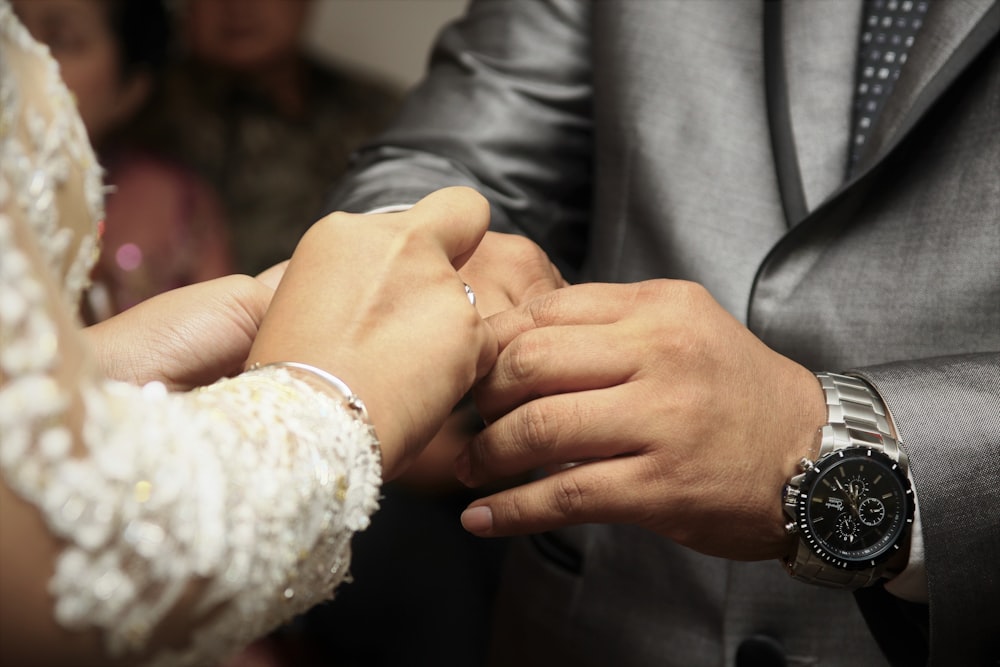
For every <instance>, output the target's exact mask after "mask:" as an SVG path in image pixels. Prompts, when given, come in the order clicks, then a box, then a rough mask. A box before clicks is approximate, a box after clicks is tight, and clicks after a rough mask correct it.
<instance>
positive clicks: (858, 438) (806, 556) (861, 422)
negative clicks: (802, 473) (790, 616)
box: [785, 373, 908, 589]
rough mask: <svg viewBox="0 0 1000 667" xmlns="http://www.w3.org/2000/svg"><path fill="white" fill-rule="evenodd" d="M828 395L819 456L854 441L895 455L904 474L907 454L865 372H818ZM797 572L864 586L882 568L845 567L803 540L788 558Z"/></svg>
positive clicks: (812, 578) (804, 577) (838, 583)
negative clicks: (862, 376) (861, 374)
mask: <svg viewBox="0 0 1000 667" xmlns="http://www.w3.org/2000/svg"><path fill="white" fill-rule="evenodd" d="M816 378H817V379H818V380H819V383H820V386H821V387H822V388H823V393H824V394H825V395H826V409H827V423H826V424H825V425H824V426H823V427H822V428H821V429H820V438H821V439H820V448H819V454H818V455H817V456H816V459H817V460H819V459H820V458H822V457H823V456H826V455H827V454H830V453H831V452H835V451H837V450H840V449H846V448H849V447H860V446H866V447H871V448H873V449H878V450H881V451H882V452H884V453H885V454H886V455H887V456H889V457H890V458H892V459H893V460H895V461H896V462H897V463H898V464H899V467H900V468H901V469H902V471H903V474H904V475H905V474H906V472H907V469H908V462H907V460H906V454H905V453H904V452H903V451H902V450H901V449H900V448H899V443H898V441H897V440H896V437H895V434H894V430H893V428H892V425H891V424H890V422H889V420H890V417H889V415H888V413H887V412H886V408H885V404H884V403H883V402H882V399H881V398H880V397H879V396H878V395H877V394H876V393H875V391H874V390H873V389H872V388H871V387H869V386H868V384H867V383H865V382H864V381H863V380H861V379H860V378H855V377H851V376H848V375H838V374H836V373H816ZM785 566H786V568H787V569H788V571H789V573H790V574H791V575H792V577H793V578H795V579H799V580H801V581H807V582H809V583H813V584H821V585H826V586H832V587H836V588H848V589H853V588H860V587H862V586H867V585H868V584H870V583H872V582H873V581H875V580H876V579H878V578H879V577H880V576H882V573H883V571H884V570H883V568H868V569H864V570H842V569H840V568H837V567H834V566H832V565H831V564H830V563H828V562H826V561H824V560H823V559H822V558H821V557H820V556H819V555H817V554H816V553H815V552H813V551H812V550H811V549H809V548H808V547H807V546H806V545H805V544H803V543H802V542H801V541H800V543H799V545H798V549H797V550H796V554H795V560H794V562H789V561H785Z"/></svg>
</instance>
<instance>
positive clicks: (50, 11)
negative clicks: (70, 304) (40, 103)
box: [13, 0, 233, 321]
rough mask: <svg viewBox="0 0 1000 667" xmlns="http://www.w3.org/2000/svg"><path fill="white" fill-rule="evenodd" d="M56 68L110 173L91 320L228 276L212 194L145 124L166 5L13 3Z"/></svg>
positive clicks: (108, 0)
mask: <svg viewBox="0 0 1000 667" xmlns="http://www.w3.org/2000/svg"><path fill="white" fill-rule="evenodd" d="M13 6H14V9H15V11H16V12H17V14H18V16H19V17H20V18H21V20H22V22H23V23H24V24H25V26H26V27H27V28H28V30H29V31H30V32H31V34H32V36H34V37H35V38H36V39H37V40H39V41H40V42H42V43H44V44H46V45H47V46H48V47H49V49H50V51H51V53H52V55H53V57H54V58H55V59H56V60H57V61H58V63H59V68H60V73H61V75H62V78H63V80H64V81H65V82H66V85H67V87H69V89H70V90H71V91H72V93H73V95H74V96H75V98H76V102H77V106H78V108H79V111H80V115H81V116H82V118H83V122H84V125H85V126H86V128H87V133H88V135H89V137H90V140H91V142H92V143H93V144H94V146H95V148H96V149H97V151H98V155H99V158H100V161H101V164H102V166H103V167H104V168H105V170H106V174H105V182H106V183H107V184H108V185H109V186H110V187H109V188H108V192H109V196H108V197H107V201H106V204H105V206H106V219H105V228H104V235H103V246H104V251H103V253H102V255H101V259H100V261H99V262H98V264H97V266H96V267H95V274H94V278H95V280H94V287H93V288H92V289H91V291H90V293H89V297H88V302H87V304H85V307H84V312H85V318H86V319H88V320H92V321H97V320H103V319H105V318H107V317H108V316H110V315H113V314H115V313H116V312H120V311H122V310H124V309H126V308H128V307H130V306H133V305H135V304H136V303H139V302H140V301H142V300H144V299H146V298H149V297H151V296H154V295H156V294H160V293H162V292H165V291H167V290H170V289H173V288H175V287H181V286H184V285H188V284H191V283H195V282H200V281H203V280H208V279H211V278H216V277H219V276H222V275H225V274H227V273H230V272H231V270H232V266H233V263H232V261H231V257H230V249H229V244H228V236H227V232H226V226H225V220H224V216H223V211H222V208H221V205H220V203H219V201H218V198H217V196H216V195H215V194H214V193H213V192H212V190H211V187H210V186H209V185H208V184H207V183H205V182H204V181H201V180H199V179H198V178H197V177H196V176H195V173H194V172H193V171H192V170H190V169H187V168H185V167H184V166H183V165H181V164H180V163H178V162H176V161H174V160H170V159H167V158H166V156H165V150H164V147H163V145H162V143H160V141H159V140H158V138H157V136H156V132H155V130H154V129H153V128H152V127H151V126H150V125H149V124H148V121H149V118H150V112H151V109H152V107H154V106H155V105H156V102H157V99H158V94H159V90H160V81H161V78H162V72H163V67H164V65H165V63H166V60H167V57H168V53H169V47H170V39H171V20H170V17H169V16H168V13H167V10H166V7H165V6H164V2H163V0H15V2H14V3H13Z"/></svg>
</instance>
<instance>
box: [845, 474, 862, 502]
mask: <svg viewBox="0 0 1000 667" xmlns="http://www.w3.org/2000/svg"><path fill="white" fill-rule="evenodd" d="M845 490H846V491H847V492H848V493H849V494H851V495H852V496H853V497H854V502H855V503H857V502H858V501H860V500H861V499H862V498H864V497H865V496H867V495H868V480H866V479H865V478H864V477H862V476H861V475H854V476H853V477H851V478H850V479H849V480H848V481H847V488H846V489H845Z"/></svg>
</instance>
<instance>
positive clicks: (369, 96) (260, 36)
mask: <svg viewBox="0 0 1000 667" xmlns="http://www.w3.org/2000/svg"><path fill="white" fill-rule="evenodd" d="M310 5H311V2H310V0H181V2H180V4H179V9H180V12H181V16H180V20H181V26H182V27H181V29H182V33H183V38H184V40H183V41H184V45H185V52H184V54H183V57H182V58H181V62H180V63H179V66H178V67H177V68H176V70H175V71H174V72H173V73H172V76H171V77H170V85H169V87H168V97H167V104H166V106H165V107H164V111H165V115H166V120H167V122H168V123H173V130H174V134H175V135H176V141H175V142H174V145H175V147H176V149H177V150H178V151H180V157H182V158H183V159H185V160H190V161H191V162H192V163H193V164H195V165H196V166H197V168H199V170H200V171H201V172H202V174H203V175H204V176H205V177H207V178H208V179H209V180H210V181H211V182H212V183H213V185H214V186H215V187H216V189H217V190H218V191H219V192H220V193H221V195H222V197H223V200H224V202H225V205H226V209H227V212H228V215H229V218H230V220H231V221H232V226H231V232H232V238H233V247H234V250H235V252H236V258H237V269H238V270H240V271H243V272H247V273H257V272H259V271H262V270H264V269H266V268H268V267H269V266H271V265H273V264H275V263H277V262H280V261H282V260H285V259H287V258H288V257H290V256H291V254H292V250H293V249H294V248H295V244H296V242H297V241H298V239H299V237H300V236H301V235H302V233H303V232H304V231H305V229H306V227H308V225H309V224H310V223H311V222H312V221H313V220H315V216H316V212H317V211H319V210H320V209H321V208H322V200H323V196H324V193H325V192H326V189H327V188H328V187H329V184H330V183H331V182H334V181H335V180H336V179H337V178H338V177H339V176H340V175H341V174H342V173H343V172H344V170H345V169H346V166H347V161H348V156H349V154H350V153H351V151H352V150H353V149H354V148H356V147H357V146H358V145H359V144H360V143H361V142H362V141H364V140H365V139H366V138H368V137H369V136H371V135H373V134H374V133H375V132H376V131H377V130H379V129H381V127H382V126H383V125H384V124H386V123H387V122H388V120H389V118H390V116H391V115H392V113H393V112H394V111H395V109H396V106H397V102H398V99H399V97H400V92H399V91H396V90H394V89H393V88H391V87H390V86H388V85H384V84H382V83H380V82H377V81H374V80H371V79H368V78H365V77H363V76H360V75H355V74H353V73H350V72H346V71H341V70H339V69H336V68H334V67H332V66H330V65H326V64H324V63H320V62H319V61H318V60H316V59H315V58H313V57H312V56H311V55H309V54H307V53H306V51H305V50H304V48H303V46H302V33H303V28H304V25H305V21H306V20H307V18H308V16H309V10H310Z"/></svg>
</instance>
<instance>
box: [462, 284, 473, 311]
mask: <svg viewBox="0 0 1000 667" xmlns="http://www.w3.org/2000/svg"><path fill="white" fill-rule="evenodd" d="M462 284H463V285H465V296H467V297H469V303H471V304H472V305H473V306H474V305H476V293H475V292H473V291H472V288H471V287H469V283H462Z"/></svg>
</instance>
